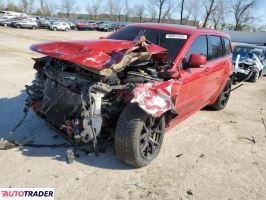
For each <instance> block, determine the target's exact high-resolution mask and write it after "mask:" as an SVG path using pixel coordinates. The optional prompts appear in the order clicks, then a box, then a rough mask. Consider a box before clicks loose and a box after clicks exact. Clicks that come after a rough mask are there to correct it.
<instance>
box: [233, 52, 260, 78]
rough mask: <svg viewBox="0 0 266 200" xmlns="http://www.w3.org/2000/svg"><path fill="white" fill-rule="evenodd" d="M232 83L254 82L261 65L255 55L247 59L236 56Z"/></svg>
mask: <svg viewBox="0 0 266 200" xmlns="http://www.w3.org/2000/svg"><path fill="white" fill-rule="evenodd" d="M234 66H235V67H234V82H242V81H253V82H254V81H256V80H257V79H258V78H259V76H260V72H261V71H262V69H263V65H262V63H261V61H260V60H259V58H258V56H257V55H256V54H250V55H249V56H248V57H242V55H240V54H238V55H237V58H236V61H235V63H234Z"/></svg>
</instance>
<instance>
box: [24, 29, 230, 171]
mask: <svg viewBox="0 0 266 200" xmlns="http://www.w3.org/2000/svg"><path fill="white" fill-rule="evenodd" d="M31 49H32V50H33V51H36V52H39V53H41V54H44V55H46V56H45V57H42V58H38V59H36V63H35V65H34V69H36V70H37V73H36V78H35V80H34V81H33V84H32V85H31V86H26V91H27V93H28V100H27V102H28V106H31V107H32V109H33V111H35V112H36V113H37V114H38V116H40V117H41V118H43V119H44V120H45V121H47V122H48V123H50V124H52V125H53V126H54V127H55V128H57V129H58V130H60V131H61V132H63V133H64V134H65V135H66V136H67V137H68V138H70V139H72V140H73V141H75V143H76V144H78V143H80V142H82V143H88V144H92V145H94V149H95V151H97V149H98V148H97V146H98V145H100V144H101V141H105V140H107V139H109V140H110V139H111V140H112V141H113V142H114V148H115V153H116V155H117V157H118V158H119V159H120V160H122V161H123V162H125V163H127V164H129V165H131V166H133V167H142V166H145V165H147V164H149V163H150V162H151V161H152V160H153V159H154V158H155V157H156V156H157V155H158V153H159V151H160V148H161V145H162V141H163V137H164V133H165V131H166V130H169V129H171V128H173V127H174V126H176V125H177V124H178V123H180V122H181V121H183V120H184V119H186V118H187V117H189V116H190V115H192V114H193V113H195V112H196V111H198V110H200V109H202V108H204V107H206V106H209V107H211V108H213V109H215V110H221V109H223V108H224V107H225V106H226V104H227V101H228V99H229V96H230V91H231V85H232V78H231V76H232V73H233V69H232V64H231V44H230V39H229V35H228V34H225V33H221V32H217V31H214V30H209V29H201V28H194V27H185V26H176V25H163V24H133V25H129V26H126V27H124V28H122V29H120V30H118V31H116V32H114V33H112V34H111V35H109V36H108V37H106V38H102V39H99V40H89V41H74V42H73V41H71V42H53V43H46V44H37V45H32V46H31Z"/></svg>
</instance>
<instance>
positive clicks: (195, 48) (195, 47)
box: [183, 35, 208, 66]
mask: <svg viewBox="0 0 266 200" xmlns="http://www.w3.org/2000/svg"><path fill="white" fill-rule="evenodd" d="M191 54H201V55H203V56H206V58H207V55H208V47H207V36H206V35H202V36H199V37H197V38H196V39H195V40H194V41H193V43H192V45H191V46H190V48H189V50H188V52H187V54H186V56H185V58H184V62H183V64H184V65H185V66H187V65H188V62H189V58H190V56H191Z"/></svg>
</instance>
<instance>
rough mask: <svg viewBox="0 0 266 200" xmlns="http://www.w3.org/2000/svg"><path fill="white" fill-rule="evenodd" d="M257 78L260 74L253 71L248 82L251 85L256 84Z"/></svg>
mask: <svg viewBox="0 0 266 200" xmlns="http://www.w3.org/2000/svg"><path fill="white" fill-rule="evenodd" d="M259 77H260V72H259V71H254V72H253V73H252V75H251V77H250V78H249V80H248V81H250V82H252V83H256V82H257V80H258V79H259Z"/></svg>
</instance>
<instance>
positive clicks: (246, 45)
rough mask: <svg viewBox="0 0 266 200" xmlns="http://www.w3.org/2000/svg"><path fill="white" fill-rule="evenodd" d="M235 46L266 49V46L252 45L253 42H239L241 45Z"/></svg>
mask: <svg viewBox="0 0 266 200" xmlns="http://www.w3.org/2000/svg"><path fill="white" fill-rule="evenodd" d="M235 47H246V48H254V49H263V50H266V47H265V46H257V45H251V44H239V45H235V46H234V48H235Z"/></svg>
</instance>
